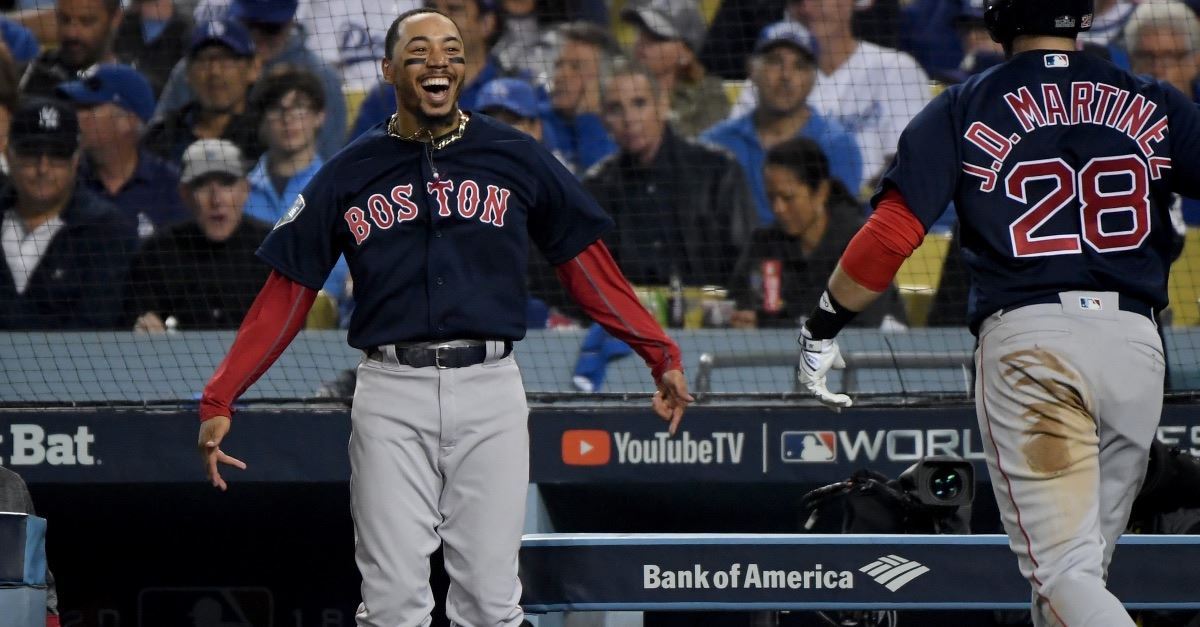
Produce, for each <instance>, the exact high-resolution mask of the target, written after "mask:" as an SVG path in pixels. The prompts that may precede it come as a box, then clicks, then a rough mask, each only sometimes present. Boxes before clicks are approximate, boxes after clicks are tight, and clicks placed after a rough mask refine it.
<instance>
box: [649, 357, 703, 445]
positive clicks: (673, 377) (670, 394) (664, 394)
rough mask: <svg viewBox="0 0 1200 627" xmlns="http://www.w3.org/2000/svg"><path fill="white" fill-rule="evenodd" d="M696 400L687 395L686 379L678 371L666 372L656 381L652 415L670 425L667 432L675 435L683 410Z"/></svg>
mask: <svg viewBox="0 0 1200 627" xmlns="http://www.w3.org/2000/svg"><path fill="white" fill-rule="evenodd" d="M694 400H696V399H694V398H692V395H691V394H689V393H688V385H687V378H686V377H684V376H683V372H682V371H680V370H668V371H666V372H665V373H663V376H662V377H661V378H660V379H659V380H658V391H657V392H655V393H654V401H653V404H654V413H656V414H658V416H659V417H660V418H662V419H663V420H666V421H667V422H669V423H670V426H668V427H667V432H668V433H670V434H671V435H675V431H677V430H678V429H679V422H680V421H681V420H683V410H684V409H686V408H687V406H688V404H689V403H691V402H692V401H694Z"/></svg>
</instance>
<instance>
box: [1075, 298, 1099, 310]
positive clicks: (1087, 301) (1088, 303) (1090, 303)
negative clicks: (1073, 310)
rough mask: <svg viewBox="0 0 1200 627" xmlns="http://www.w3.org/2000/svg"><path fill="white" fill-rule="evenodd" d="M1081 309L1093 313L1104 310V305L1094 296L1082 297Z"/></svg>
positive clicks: (1080, 299)
mask: <svg viewBox="0 0 1200 627" xmlns="http://www.w3.org/2000/svg"><path fill="white" fill-rule="evenodd" d="M1079 308H1080V309H1088V310H1091V311H1100V310H1102V309H1104V303H1101V302H1100V299H1099V298H1096V297H1094V296H1080V297H1079Z"/></svg>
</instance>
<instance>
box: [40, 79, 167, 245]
mask: <svg viewBox="0 0 1200 627" xmlns="http://www.w3.org/2000/svg"><path fill="white" fill-rule="evenodd" d="M58 95H59V96H61V97H62V98H65V99H67V100H70V101H71V102H73V103H75V110H76V112H77V113H78V115H79V129H80V137H81V147H82V148H83V151H84V156H83V158H82V159H81V160H80V163H79V178H80V180H81V181H82V183H83V185H84V186H86V187H87V188H88V189H90V190H91V191H93V192H95V193H96V194H97V195H98V196H100V197H101V198H103V199H105V200H107V201H109V202H111V203H112V204H114V205H116V206H117V208H118V209H120V210H121V211H123V212H124V213H125V214H126V215H128V216H129V217H131V218H136V219H137V221H138V233H139V235H140V236H142V237H146V236H148V235H150V234H151V233H152V232H153V231H154V230H155V229H156V228H159V227H163V226H168V225H171V224H175V223H177V222H182V221H183V220H186V219H187V218H188V213H187V209H186V208H185V207H184V206H183V202H182V200H181V199H180V197H179V171H178V169H176V168H175V166H173V165H171V164H170V163H168V162H166V161H164V160H163V159H162V158H160V157H158V156H156V155H155V154H153V153H151V152H150V151H149V150H146V149H145V148H143V147H141V143H140V140H141V137H142V132H143V131H144V130H145V128H146V124H147V123H148V122H149V121H150V115H151V114H153V113H154V94H153V93H151V89H150V83H149V82H147V81H146V78H145V77H144V76H142V75H141V74H139V73H138V71H137V70H135V69H133V68H131V67H129V66H128V65H117V64H105V65H100V66H97V67H96V70H95V71H94V72H92V73H91V75H90V76H88V77H87V78H85V79H82V80H77V81H71V82H68V83H63V84H62V85H60V86H59V87H58Z"/></svg>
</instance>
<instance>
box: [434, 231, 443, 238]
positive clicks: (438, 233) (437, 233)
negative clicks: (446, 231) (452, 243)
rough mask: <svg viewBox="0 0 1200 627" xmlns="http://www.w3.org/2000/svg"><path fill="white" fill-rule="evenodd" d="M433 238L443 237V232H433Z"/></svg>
mask: <svg viewBox="0 0 1200 627" xmlns="http://www.w3.org/2000/svg"><path fill="white" fill-rule="evenodd" d="M433 236H434V237H441V236H442V232H441V231H434V232H433Z"/></svg>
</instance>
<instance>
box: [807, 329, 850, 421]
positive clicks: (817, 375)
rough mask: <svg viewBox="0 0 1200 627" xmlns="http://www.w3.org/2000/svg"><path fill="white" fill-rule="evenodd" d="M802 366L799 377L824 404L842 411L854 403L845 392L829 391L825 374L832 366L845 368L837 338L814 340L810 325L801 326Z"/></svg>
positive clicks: (834, 409)
mask: <svg viewBox="0 0 1200 627" xmlns="http://www.w3.org/2000/svg"><path fill="white" fill-rule="evenodd" d="M798 342H799V343H800V368H799V371H798V372H797V375H796V376H797V377H798V378H799V379H800V383H801V384H802V385H804V388H805V389H806V390H808V391H809V392H812V394H813V396H816V397H817V400H819V401H821V404H822V405H825V406H826V407H828V408H830V409H832V410H833V411H841V410H842V408H843V407H849V406H851V405H853V404H854V401H853V400H851V398H850V397H849V396H846V395H845V394H834V393H833V392H830V391H829V385H828V383H826V381H825V375H827V374H829V370H830V369H831V368H839V369H840V368H845V367H846V361H845V360H844V359H842V351H841V350H840V349H838V345H837V341H836V340H814V339H812V334H810V333H809V332H808V327H805V326H801V327H800V339H799V340H798Z"/></svg>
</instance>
